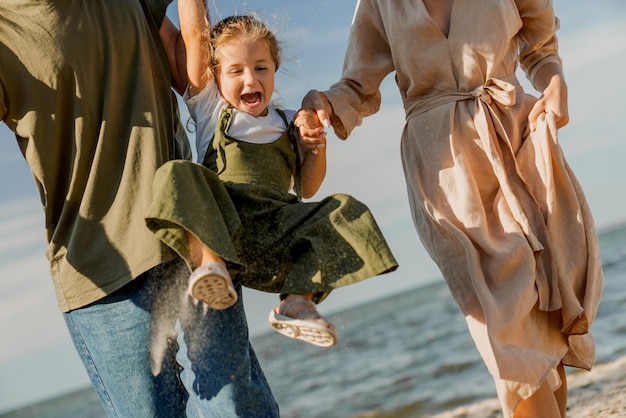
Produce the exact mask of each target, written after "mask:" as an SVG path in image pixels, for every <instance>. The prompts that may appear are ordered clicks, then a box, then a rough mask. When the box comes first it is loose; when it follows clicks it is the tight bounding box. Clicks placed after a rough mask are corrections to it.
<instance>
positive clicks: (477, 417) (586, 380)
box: [432, 357, 626, 418]
mask: <svg viewBox="0 0 626 418" xmlns="http://www.w3.org/2000/svg"><path fill="white" fill-rule="evenodd" d="M568 385H569V402H568V407H567V417H568V418H617V417H620V418H622V417H626V357H622V358H620V359H618V360H616V361H614V362H612V363H607V364H596V365H595V366H594V368H593V369H592V370H591V371H590V372H586V371H580V372H575V373H573V374H571V375H570V376H569V378H568ZM501 417H502V414H501V412H500V407H499V404H498V400H497V399H488V400H485V401H482V402H479V403H475V404H471V405H466V406H462V407H459V408H456V409H454V410H452V411H448V412H445V413H442V414H438V415H435V416H433V417H432V418H501Z"/></svg>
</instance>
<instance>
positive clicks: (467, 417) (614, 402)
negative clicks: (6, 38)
mask: <svg viewBox="0 0 626 418" xmlns="http://www.w3.org/2000/svg"><path fill="white" fill-rule="evenodd" d="M569 387H570V391H569V405H568V409H567V410H568V412H567V417H568V418H617V417H624V416H626V356H625V357H622V358H620V359H618V360H616V361H613V362H611V363H606V364H599V365H596V366H595V367H594V368H593V370H592V371H591V372H576V373H574V374H571V375H570V377H569ZM61 405H63V406H62V407H61ZM72 405H73V406H74V407H73V408H72ZM60 410H62V411H63V415H57V414H55V411H59V412H60ZM70 416H71V417H73V416H76V417H78V416H80V417H82V418H105V415H104V413H103V412H101V411H100V410H99V405H98V401H97V399H96V396H95V393H94V392H93V391H92V390H90V389H86V390H84V391H81V392H77V393H75V394H72V395H67V398H65V399H63V398H56V399H53V400H50V401H47V402H43V403H40V404H37V405H32V406H30V407H27V408H23V409H21V410H19V411H15V412H12V413H8V414H0V417H2V418H35V417H37V418H43V417H46V418H52V417H59V418H60V417H70ZM303 417H304V416H303ZM420 417H430V418H501V417H502V414H501V412H500V408H499V405H498V401H497V399H495V398H492V399H486V400H483V401H479V402H474V403H471V404H468V405H463V406H459V407H457V408H455V409H452V410H449V411H446V412H443V413H440V414H436V415H428V414H426V415H422V414H421V413H420V412H418V411H415V408H412V407H411V406H410V405H409V406H407V407H404V408H400V409H398V410H396V411H391V412H381V411H372V412H370V413H366V414H362V415H359V416H358V417H355V418H420ZM325 418H333V417H332V416H328V417H325Z"/></svg>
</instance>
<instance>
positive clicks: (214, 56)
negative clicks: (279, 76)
mask: <svg viewBox="0 0 626 418" xmlns="http://www.w3.org/2000/svg"><path fill="white" fill-rule="evenodd" d="M209 39H210V42H209V43H210V45H209V49H210V51H211V53H210V63H209V67H210V69H209V70H210V72H211V73H212V74H216V72H217V69H218V67H219V65H220V58H221V56H220V50H221V47H222V46H224V45H226V44H228V43H229V42H231V41H233V40H245V41H250V42H256V41H260V40H264V41H266V42H267V46H268V48H269V50H270V55H271V56H272V59H273V60H274V64H275V65H276V71H278V68H279V67H280V63H281V58H280V53H281V49H280V44H279V42H278V40H277V39H276V36H274V33H272V31H271V30H270V29H269V28H268V27H267V26H266V25H265V23H263V22H262V21H260V20H259V19H256V18H254V17H252V16H246V15H244V16H230V17H227V18H226V19H224V20H221V21H219V22H218V23H216V24H215V26H213V29H212V30H211V34H210V38H209Z"/></svg>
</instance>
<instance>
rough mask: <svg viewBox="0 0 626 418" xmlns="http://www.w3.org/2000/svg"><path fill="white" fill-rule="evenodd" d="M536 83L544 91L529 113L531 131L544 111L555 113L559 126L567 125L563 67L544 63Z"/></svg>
mask: <svg viewBox="0 0 626 418" xmlns="http://www.w3.org/2000/svg"><path fill="white" fill-rule="evenodd" d="M535 85H536V86H537V87H538V88H539V89H541V91H543V93H542V94H541V97H540V98H539V100H537V102H536V103H535V105H534V106H533V108H532V109H531V111H530V113H529V114H528V122H529V123H530V129H531V131H534V130H535V126H536V123H537V119H538V118H539V115H541V113H544V112H546V113H547V112H550V113H552V114H553V115H554V117H555V119H556V126H557V128H562V127H563V126H565V125H567V123H568V122H569V112H568V108H567V84H566V83H565V79H564V78H563V74H562V72H561V67H560V66H558V65H557V64H546V65H544V67H543V68H541V69H540V70H539V73H538V74H537V76H536V77H535Z"/></svg>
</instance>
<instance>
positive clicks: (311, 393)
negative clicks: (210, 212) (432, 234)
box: [0, 225, 626, 418]
mask: <svg viewBox="0 0 626 418" xmlns="http://www.w3.org/2000/svg"><path fill="white" fill-rule="evenodd" d="M599 238H600V246H601V254H602V265H603V270H604V276H605V283H604V284H605V286H604V292H603V296H602V301H601V303H600V307H599V309H598V312H597V316H596V320H595V321H594V323H593V325H592V333H593V335H594V337H595V340H596V365H595V366H594V367H593V369H592V370H591V371H590V372H587V371H580V370H576V369H572V368H566V372H567V374H568V387H569V390H568V393H569V402H568V414H567V417H568V418H604V417H609V418H610V417H626V338H625V332H626V315H624V306H625V304H626V286H624V283H626V225H620V226H617V227H615V228H612V229H609V230H605V231H602V232H601V233H600V236H599ZM335 297H337V296H335ZM329 318H330V319H331V321H332V322H333V323H334V324H335V326H336V327H337V331H338V334H339V340H338V343H337V345H336V346H334V347H331V348H327V349H322V348H320V347H316V346H313V345H310V344H306V343H303V342H301V341H296V340H292V339H289V338H285V337H283V336H281V335H280V334H278V333H276V332H274V331H272V330H271V327H270V326H269V325H267V332H265V333H262V334H260V335H258V336H254V337H253V338H252V345H253V347H254V350H255V351H256V354H257V357H258V358H259V361H260V363H261V366H262V368H263V370H264V372H265V375H266V377H267V379H268V381H269V383H270V386H271V387H272V391H273V392H274V395H275V397H276V400H277V402H278V404H279V405H280V410H281V418H422V417H432V418H501V417H502V414H501V412H500V407H499V404H498V401H497V399H496V395H495V387H494V383H493V379H492V377H491V376H490V375H489V373H488V372H487V369H486V367H485V365H484V363H483V362H482V360H481V358H480V356H479V354H478V352H477V350H476V348H475V346H474V343H473V341H472V339H471V337H470V335H469V332H468V331H467V325H466V323H465V320H464V318H463V315H462V314H461V313H460V312H459V309H458V307H457V306H456V304H455V303H454V301H453V299H452V297H451V296H450V292H449V290H448V288H447V286H446V285H445V283H444V282H443V280H438V281H436V282H433V283H430V284H427V285H423V286H418V287H416V288H414V289H412V290H409V291H406V292H403V293H399V294H395V295H392V296H388V297H383V298H380V299H377V300H374V301H371V302H368V303H365V304H361V305H358V306H356V307H353V308H350V309H347V310H344V311H340V312H336V313H333V314H331V315H330V316H329ZM2 396H3V394H2V393H0V397H2ZM0 417H1V418H67V417H81V418H105V414H104V412H103V411H102V408H101V407H100V405H99V403H98V400H97V398H96V396H95V393H94V391H93V389H91V388H89V387H87V388H85V389H82V390H78V391H76V392H73V393H69V394H66V395H62V396H59V397H56V398H54V399H49V400H47V401H44V402H39V403H36V404H31V405H25V406H23V407H22V408H20V409H17V410H15V411H12V412H8V413H5V414H0Z"/></svg>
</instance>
